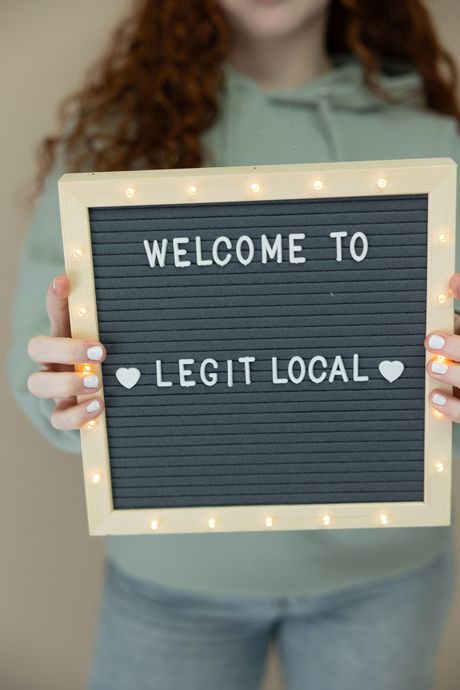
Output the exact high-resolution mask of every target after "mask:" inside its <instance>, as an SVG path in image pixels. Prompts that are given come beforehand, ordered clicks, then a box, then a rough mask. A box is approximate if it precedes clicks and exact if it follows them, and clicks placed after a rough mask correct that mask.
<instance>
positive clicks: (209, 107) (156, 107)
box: [35, 0, 460, 195]
mask: <svg viewBox="0 0 460 690" xmlns="http://www.w3.org/2000/svg"><path fill="white" fill-rule="evenodd" d="M231 40H232V36H231V30H230V28H229V25H228V22H227V21H226V18H225V16H224V13H223V11H222V9H221V7H220V5H219V3H218V2H217V1H216V0H187V1H185V0H161V1H157V0H136V1H135V2H134V4H133V8H132V11H131V13H130V15H129V16H128V17H127V18H124V19H123V20H122V21H121V22H120V24H119V25H118V26H117V27H116V29H115V30H114V32H113V36H112V37H111V39H110V42H109V46H108V49H107V51H106V52H105V54H104V55H103V56H102V57H101V58H100V59H99V61H98V62H97V63H96V64H95V65H94V66H92V68H91V69H90V70H89V71H88V73H87V75H86V79H85V82H84V86H83V87H82V88H81V89H80V90H78V91H76V92H73V93H71V94H70V95H69V96H67V98H66V99H65V100H64V101H63V102H62V103H61V105H60V107H59V110H58V118H59V119H58V134H56V135H55V136H48V137H46V138H45V139H43V141H42V142H41V143H40V145H39V147H38V151H37V164H38V171H37V177H36V185H35V195H37V194H39V193H40V191H41V189H42V187H43V182H44V180H45V178H46V176H47V175H48V173H49V172H50V170H51V168H52V167H53V164H54V162H55V159H56V155H57V151H58V149H59V151H62V152H63V154H64V159H65V161H66V169H67V170H68V171H69V172H70V171H85V170H86V171H104V170H133V169H152V168H174V167H176V168H184V167H200V166H202V165H203V151H202V147H201V144H200V135H201V134H202V132H203V131H204V130H206V129H207V128H208V127H209V126H210V125H211V124H212V123H213V121H214V120H215V118H216V117H217V116H218V89H219V88H220V86H221V83H222V78H223V77H222V70H221V66H222V63H223V62H224V60H225V59H226V57H227V55H228V52H229V50H230V47H231ZM326 40H327V50H328V52H329V54H330V55H333V54H337V53H342V54H343V53H352V54H354V55H355V56H356V57H357V58H358V59H359V61H360V62H361V64H362V66H363V72H364V80H365V83H366V85H367V86H368V87H369V88H370V89H372V90H374V91H376V92H378V93H379V94H380V95H381V96H383V97H385V94H384V93H383V92H382V90H381V89H380V87H379V84H378V71H379V67H380V65H381V62H382V60H383V59H385V58H391V59H396V60H401V61H404V62H407V63H409V65H410V66H412V68H414V69H415V70H416V71H417V72H418V73H419V74H420V75H421V78H422V82H423V89H424V96H425V102H426V104H427V106H428V108H431V109H432V110H435V111H437V112H439V113H445V114H446V115H450V116H452V117H454V118H456V119H457V121H458V122H459V123H460V109H459V104H458V101H457V98H456V84H457V73H456V68H455V64H454V61H453V59H452V57H451V56H450V54H449V53H448V52H447V51H446V50H445V49H444V48H443V47H442V46H441V45H440V42H439V40H438V37H437V35H436V32H435V29H434V27H433V23H432V20H431V17H430V15H429V13H428V11H427V9H426V7H425V6H424V4H423V2H422V0H385V2H376V1H375V0H331V4H330V7H329V17H328V25H327V36H326Z"/></svg>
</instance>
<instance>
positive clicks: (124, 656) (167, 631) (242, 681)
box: [88, 552, 454, 690]
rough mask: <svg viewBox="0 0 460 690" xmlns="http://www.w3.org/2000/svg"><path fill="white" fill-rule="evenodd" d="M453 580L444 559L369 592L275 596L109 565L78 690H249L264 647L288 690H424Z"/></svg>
mask: <svg viewBox="0 0 460 690" xmlns="http://www.w3.org/2000/svg"><path fill="white" fill-rule="evenodd" d="M286 567H288V566H286ZM453 570H454V569H453V558H452V555H451V553H450V552H448V553H445V554H443V555H442V556H440V557H439V556H438V557H437V558H436V559H435V560H433V561H431V562H430V563H428V564H427V565H424V566H422V567H419V568H417V569H414V570H412V571H410V572H407V573H404V574H403V575H399V576H396V577H393V578H387V579H385V580H382V581H380V582H376V583H372V584H370V585H366V586H356V587H348V588H347V589H344V590H341V591H336V592H333V593H328V594H322V595H316V596H293V597H273V596H239V595H235V594H222V595H220V594H207V593H203V594H201V593H197V592H189V591H186V590H180V589H174V588H168V587H166V586H164V585H152V584H150V583H148V582H144V581H140V580H137V579H136V578H134V577H132V576H130V575H127V574H126V573H124V572H122V571H120V569H119V568H117V567H116V566H115V565H114V564H113V563H112V562H111V561H107V562H106V577H105V583H104V591H103V600H102V606H101V612H100V618H99V623H98V628H97V635H96V642H95V649H94V656H93V660H92V668H91V673H90V680H89V686H88V688H89V690H256V689H257V688H259V687H260V683H261V679H262V676H263V671H264V666H265V661H266V656H267V650H268V648H269V644H270V642H271V641H274V642H275V644H276V645H277V647H278V652H279V658H280V663H281V668H282V672H283V675H284V680H285V684H286V688H287V689H288V690H429V688H431V687H432V680H433V662H434V660H435V657H436V651H437V645H438V642H439V638H440V635H441V632H442V629H443V623H444V620H445V616H446V612H447V610H448V607H449V602H450V598H451V593H452V589H453V587H452V583H453Z"/></svg>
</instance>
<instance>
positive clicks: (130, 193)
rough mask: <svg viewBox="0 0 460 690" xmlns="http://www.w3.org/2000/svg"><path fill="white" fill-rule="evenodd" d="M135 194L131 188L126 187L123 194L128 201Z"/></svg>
mask: <svg viewBox="0 0 460 690" xmlns="http://www.w3.org/2000/svg"><path fill="white" fill-rule="evenodd" d="M135 193H136V190H135V189H133V188H132V187H128V188H127V189H126V190H125V194H126V196H127V197H128V199H132V198H133V196H134V195H135Z"/></svg>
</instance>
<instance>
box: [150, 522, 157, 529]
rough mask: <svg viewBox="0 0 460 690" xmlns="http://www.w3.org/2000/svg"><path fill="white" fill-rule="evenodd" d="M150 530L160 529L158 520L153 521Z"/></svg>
mask: <svg viewBox="0 0 460 690" xmlns="http://www.w3.org/2000/svg"><path fill="white" fill-rule="evenodd" d="M150 529H153V530H155V529H158V520H152V522H151V523H150Z"/></svg>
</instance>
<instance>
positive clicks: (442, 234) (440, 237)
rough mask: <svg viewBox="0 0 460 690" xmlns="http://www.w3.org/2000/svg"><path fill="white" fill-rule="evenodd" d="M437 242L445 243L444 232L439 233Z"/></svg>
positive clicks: (445, 236)
mask: <svg viewBox="0 0 460 690" xmlns="http://www.w3.org/2000/svg"><path fill="white" fill-rule="evenodd" d="M438 240H439V241H440V242H447V235H446V233H445V232H441V233H440V234H439V235H438Z"/></svg>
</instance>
